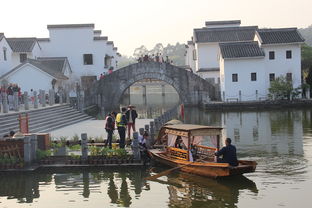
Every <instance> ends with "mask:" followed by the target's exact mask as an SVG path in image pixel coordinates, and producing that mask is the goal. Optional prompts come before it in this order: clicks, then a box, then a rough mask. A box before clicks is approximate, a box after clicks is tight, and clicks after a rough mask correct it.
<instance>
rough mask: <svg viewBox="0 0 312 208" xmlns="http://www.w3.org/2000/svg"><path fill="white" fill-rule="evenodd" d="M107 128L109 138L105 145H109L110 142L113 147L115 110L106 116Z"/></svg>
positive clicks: (110, 146) (110, 147)
mask: <svg viewBox="0 0 312 208" xmlns="http://www.w3.org/2000/svg"><path fill="white" fill-rule="evenodd" d="M105 130H106V132H107V139H106V141H105V144H104V146H105V147H107V144H108V147H109V149H112V140H113V133H114V130H115V119H114V112H112V113H110V114H108V116H107V117H106V124H105Z"/></svg>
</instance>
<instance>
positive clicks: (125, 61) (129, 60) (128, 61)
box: [118, 56, 136, 69]
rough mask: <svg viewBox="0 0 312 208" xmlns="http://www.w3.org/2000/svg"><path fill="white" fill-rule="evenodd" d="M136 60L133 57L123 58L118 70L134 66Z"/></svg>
mask: <svg viewBox="0 0 312 208" xmlns="http://www.w3.org/2000/svg"><path fill="white" fill-rule="evenodd" d="M135 62H136V60H135V59H134V58H133V57H132V56H129V57H128V56H121V57H120V58H119V62H118V69H120V68H122V67H125V66H128V65H130V64H134V63H135Z"/></svg>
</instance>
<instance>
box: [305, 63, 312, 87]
mask: <svg viewBox="0 0 312 208" xmlns="http://www.w3.org/2000/svg"><path fill="white" fill-rule="evenodd" d="M305 80H306V83H307V84H308V85H310V87H312V65H311V66H310V68H309V73H308V76H307V77H306V79H305Z"/></svg>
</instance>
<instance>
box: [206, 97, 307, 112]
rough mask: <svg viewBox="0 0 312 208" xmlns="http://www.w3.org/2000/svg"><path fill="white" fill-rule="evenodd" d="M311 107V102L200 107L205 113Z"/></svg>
mask: <svg viewBox="0 0 312 208" xmlns="http://www.w3.org/2000/svg"><path fill="white" fill-rule="evenodd" d="M305 107H312V100H307V99H301V100H275V101H273V100H264V101H245V102H211V103H207V104H203V105H201V108H203V109H204V110H206V111H232V110H239V111H250V110H270V109H280V108H305Z"/></svg>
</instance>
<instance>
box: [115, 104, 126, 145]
mask: <svg viewBox="0 0 312 208" xmlns="http://www.w3.org/2000/svg"><path fill="white" fill-rule="evenodd" d="M126 111H127V109H126V108H124V107H123V108H121V112H120V113H118V114H117V116H116V126H117V129H118V134H119V138H120V139H119V147H120V148H125V143H126V126H127V118H126V115H125V113H126Z"/></svg>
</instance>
